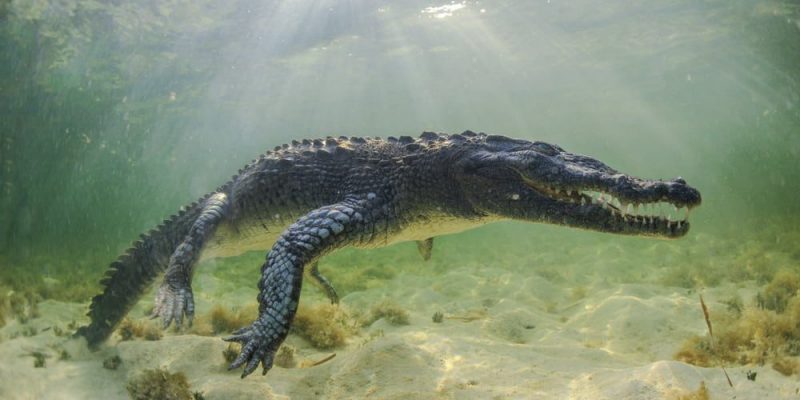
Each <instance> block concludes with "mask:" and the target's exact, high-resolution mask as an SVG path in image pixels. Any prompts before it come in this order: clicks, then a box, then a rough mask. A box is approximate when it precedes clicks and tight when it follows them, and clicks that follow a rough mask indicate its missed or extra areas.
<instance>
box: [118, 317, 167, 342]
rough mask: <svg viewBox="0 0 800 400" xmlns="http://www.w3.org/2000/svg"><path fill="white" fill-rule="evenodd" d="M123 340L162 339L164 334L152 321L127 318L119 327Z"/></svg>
mask: <svg viewBox="0 0 800 400" xmlns="http://www.w3.org/2000/svg"><path fill="white" fill-rule="evenodd" d="M117 332H119V336H120V339H121V340H122V341H126V340H133V338H140V339H145V340H160V339H161V338H162V337H163V336H164V334H163V332H162V331H161V329H159V328H158V327H157V326H156V325H155V324H153V323H151V322H150V321H134V320H132V319H130V318H125V319H124V320H122V322H121V323H120V324H119V328H117Z"/></svg>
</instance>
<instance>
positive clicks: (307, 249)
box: [225, 199, 380, 378]
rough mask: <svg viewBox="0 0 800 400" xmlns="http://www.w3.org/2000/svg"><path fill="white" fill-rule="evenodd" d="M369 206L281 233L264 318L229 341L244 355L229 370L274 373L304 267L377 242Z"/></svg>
mask: <svg viewBox="0 0 800 400" xmlns="http://www.w3.org/2000/svg"><path fill="white" fill-rule="evenodd" d="M365 205H366V200H357V199H351V200H350V201H345V202H343V203H338V204H335V205H331V206H325V207H321V208H318V209H316V210H314V211H312V212H310V213H309V214H307V215H305V216H303V217H302V218H300V219H299V220H297V222H295V223H294V224H292V225H291V226H290V227H289V228H288V229H287V230H286V231H284V232H283V233H282V234H281V237H280V238H279V239H278V241H277V242H275V245H274V246H273V247H272V250H271V251H270V252H269V254H268V255H267V262H266V263H265V264H264V266H263V267H262V271H261V274H262V275H261V279H260V280H259V283H258V287H259V295H258V301H259V305H260V307H259V316H258V318H257V319H256V320H255V321H254V322H253V323H252V324H251V325H250V326H248V327H246V328H243V329H240V330H238V331H236V332H234V334H233V336H230V337H228V338H225V340H226V341H229V342H238V343H241V344H242V350H241V353H240V354H239V356H238V357H237V358H236V360H234V361H233V363H231V365H230V367H229V369H235V368H239V367H241V366H244V371H243V372H242V378H244V377H245V376H247V375H249V374H250V373H252V372H253V371H254V370H255V369H256V367H258V364H259V363H260V364H262V366H263V372H264V373H265V374H266V373H267V371H269V369H270V368H272V361H273V357H274V356H275V352H276V351H277V350H278V347H280V345H281V343H282V342H283V341H284V339H286V335H287V334H288V333H289V327H290V325H291V323H292V320H293V319H294V315H295V313H296V312H297V305H298V302H299V301H300V288H301V285H302V281H303V268H304V267H305V266H306V265H311V264H313V263H314V262H315V261H316V260H317V259H318V258H319V257H321V256H322V255H324V254H325V253H328V252H330V251H332V250H334V249H337V248H340V247H342V246H345V245H347V244H354V243H356V242H359V241H362V242H367V241H369V240H372V235H373V234H372V232H374V228H375V226H376V225H377V224H376V223H375V222H374V221H375V220H376V219H378V218H379V216H378V215H377V213H376V215H370V213H369V212H368V211H367V210H366V208H365ZM378 209H380V208H378ZM365 232H370V233H369V234H367V233H365Z"/></svg>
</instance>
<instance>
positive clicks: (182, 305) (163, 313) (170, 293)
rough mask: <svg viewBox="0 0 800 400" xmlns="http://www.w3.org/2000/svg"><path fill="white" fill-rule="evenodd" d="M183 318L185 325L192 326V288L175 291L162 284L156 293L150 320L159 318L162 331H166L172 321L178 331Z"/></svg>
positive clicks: (175, 289)
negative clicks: (185, 321)
mask: <svg viewBox="0 0 800 400" xmlns="http://www.w3.org/2000/svg"><path fill="white" fill-rule="evenodd" d="M184 316H186V320H187V325H189V326H192V318H193V317H194V297H193V296H192V288H190V287H186V288H180V289H177V288H173V287H171V286H170V285H169V284H167V283H163V284H162V285H161V287H159V288H158V292H157V293H156V302H155V306H154V307H153V313H152V314H151V315H150V318H151V319H156V318H159V317H160V318H161V322H162V325H163V329H167V328H168V327H169V324H170V323H172V321H175V328H177V329H180V328H181V325H182V324H183V317H184Z"/></svg>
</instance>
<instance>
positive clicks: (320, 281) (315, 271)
mask: <svg viewBox="0 0 800 400" xmlns="http://www.w3.org/2000/svg"><path fill="white" fill-rule="evenodd" d="M308 275H309V276H310V277H311V278H312V279H313V282H314V283H315V284H316V285H317V286H319V287H320V289H322V291H323V292H325V296H327V297H328V300H330V301H331V304H339V295H338V294H336V289H334V288H333V285H332V284H331V281H330V280H328V278H326V277H325V275H322V273H320V272H319V262H314V263H313V264H311V267H309V268H308Z"/></svg>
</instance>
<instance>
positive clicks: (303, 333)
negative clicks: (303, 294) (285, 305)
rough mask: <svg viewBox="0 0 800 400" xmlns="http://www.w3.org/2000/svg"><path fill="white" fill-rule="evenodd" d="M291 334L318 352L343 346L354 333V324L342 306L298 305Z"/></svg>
mask: <svg viewBox="0 0 800 400" xmlns="http://www.w3.org/2000/svg"><path fill="white" fill-rule="evenodd" d="M291 332H293V333H295V334H297V335H298V336H300V337H302V338H303V339H305V340H307V341H308V342H309V343H310V344H311V345H312V346H314V347H315V348H317V349H320V350H328V349H332V348H335V347H339V346H342V345H344V344H345V343H346V342H347V339H348V338H349V337H351V336H352V335H353V334H355V332H356V327H355V323H354V321H353V318H352V317H351V316H350V314H349V313H348V312H347V311H346V310H345V309H344V307H342V306H336V305H333V304H328V303H323V304H315V305H310V306H304V305H302V304H301V305H300V306H299V307H298V308H297V314H296V315H295V318H294V323H293V324H292V329H291Z"/></svg>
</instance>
